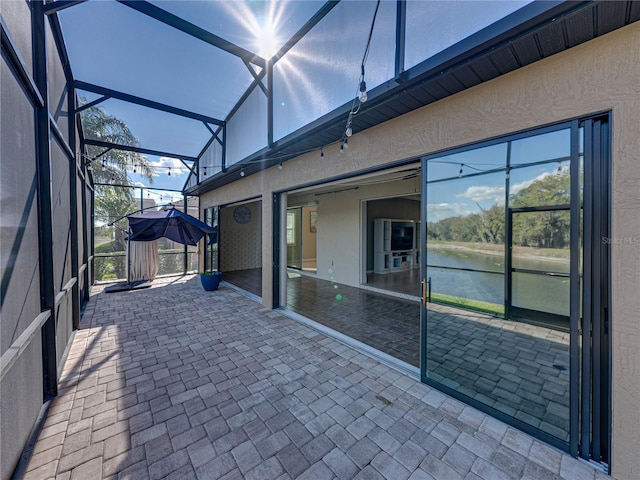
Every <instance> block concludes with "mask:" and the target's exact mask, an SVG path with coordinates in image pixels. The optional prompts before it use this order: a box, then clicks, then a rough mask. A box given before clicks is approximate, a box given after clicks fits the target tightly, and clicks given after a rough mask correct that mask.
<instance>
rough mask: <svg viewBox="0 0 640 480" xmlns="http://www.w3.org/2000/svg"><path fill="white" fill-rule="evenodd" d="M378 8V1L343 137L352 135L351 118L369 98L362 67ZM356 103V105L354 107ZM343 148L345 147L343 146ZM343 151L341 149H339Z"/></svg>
mask: <svg viewBox="0 0 640 480" xmlns="http://www.w3.org/2000/svg"><path fill="white" fill-rule="evenodd" d="M379 7H380V0H378V2H377V3H376V9H375V11H374V12H373V19H372V20H371V28H370V29H369V37H368V38H367V46H366V47H365V49H364V55H363V56H362V63H361V64H360V79H359V80H358V90H357V92H356V97H355V98H354V99H353V103H352V104H351V110H350V111H349V115H348V117H347V123H346V125H345V130H344V135H343V137H350V136H351V135H353V127H352V123H353V117H354V116H355V115H357V114H358V112H359V111H360V107H362V104H363V103H364V102H366V101H367V100H368V98H369V96H368V95H367V82H366V81H365V79H364V67H365V65H366V63H367V58H368V57H369V49H370V47H371V38H372V37H373V28H374V26H375V24H376V17H377V16H378V9H379ZM356 102H358V103H357V105H356ZM345 148H347V145H346V144H345ZM340 149H341V150H343V148H342V147H341V148H340Z"/></svg>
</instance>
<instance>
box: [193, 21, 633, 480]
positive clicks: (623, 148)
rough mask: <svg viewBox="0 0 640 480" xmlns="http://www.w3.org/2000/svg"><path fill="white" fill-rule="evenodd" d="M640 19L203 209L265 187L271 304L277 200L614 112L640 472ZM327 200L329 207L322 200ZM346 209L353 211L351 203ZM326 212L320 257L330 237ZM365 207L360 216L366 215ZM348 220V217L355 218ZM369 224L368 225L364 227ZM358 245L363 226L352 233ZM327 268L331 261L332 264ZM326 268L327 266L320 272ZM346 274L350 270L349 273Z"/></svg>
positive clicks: (616, 422)
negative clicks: (395, 164) (303, 187)
mask: <svg viewBox="0 0 640 480" xmlns="http://www.w3.org/2000/svg"><path fill="white" fill-rule="evenodd" d="M639 46H640V24H639V23H636V24H633V25H630V26H628V27H625V28H623V29H620V30H617V31H615V32H613V33H610V34H607V35H605V36H603V37H600V38H598V39H596V40H593V41H591V42H588V43H586V44H583V45H580V46H578V47H575V48H572V49H570V50H569V51H566V52H564V53H561V54H558V55H556V56H554V57H551V58H548V59H546V60H544V61H541V62H538V63H536V64H533V65H530V66H528V67H525V68H522V69H520V70H518V71H516V72H512V73H510V74H507V75H504V76H502V77H500V78H497V79H495V80H493V81H490V82H487V83H485V84H483V85H480V86H477V87H475V88H472V89H469V90H467V91H464V92H462V93H459V94H457V95H455V96H453V97H450V98H447V99H445V100H442V101H440V102H437V103H435V104H433V105H430V106H427V107H424V108H422V109H420V110H416V111H414V112H412V113H409V114H407V115H404V116H403V117H401V118H398V119H395V120H392V121H390V122H387V123H385V124H382V125H379V126H377V127H375V128H371V129H369V130H368V131H365V132H362V133H360V134H358V135H354V136H353V137H351V139H350V140H349V149H348V150H347V151H346V152H345V153H343V154H341V153H339V151H338V146H337V145H331V146H327V147H326V148H325V149H324V153H325V157H324V158H323V159H321V158H320V156H319V153H318V152H314V153H310V154H307V155H304V156H301V157H299V158H297V159H294V160H291V161H288V162H286V163H285V165H284V168H283V169H282V170H278V169H277V168H273V169H270V170H268V171H265V172H262V173H260V174H256V175H252V176H250V177H246V178H243V179H242V180H239V181H237V182H235V183H233V184H231V185H227V186H225V187H223V188H220V189H218V190H216V191H214V192H210V193H208V194H206V195H204V196H203V197H202V198H201V207H206V206H210V205H216V204H225V203H229V202H232V201H239V200H243V199H245V198H250V197H253V196H255V195H256V192H263V195H264V197H263V203H262V205H263V218H262V220H263V224H262V225H263V242H262V249H263V250H262V252H263V255H262V259H263V268H264V270H263V272H264V277H263V303H264V304H265V305H267V306H270V305H271V304H272V299H271V296H272V290H271V285H272V269H271V258H272V241H271V239H272V236H271V219H272V196H271V192H273V191H276V190H282V189H289V188H292V187H295V186H296V185H300V184H303V183H307V182H311V181H321V180H322V179H325V178H329V177H332V176H336V175H341V174H347V173H350V172H353V171H358V170H361V169H364V168H367V167H371V166H376V165H384V164H386V163H388V162H391V161H394V160H398V159H405V158H411V157H417V156H420V155H423V154H426V153H430V152H435V151H439V150H443V149H447V148H451V147H455V146H460V145H464V144H467V143H473V142H477V141H480V140H485V139H488V138H492V137H495V136H500V135H504V134H508V133H512V132H516V131H519V130H524V129H528V128H532V127H537V126H540V125H545V124H549V123H553V122H557V121H560V120H566V119H569V118H575V117H579V116H581V115H586V114H591V113H594V112H599V111H605V110H611V111H612V115H613V116H612V118H613V122H612V125H613V138H612V157H613V178H612V182H613V185H612V187H613V188H612V196H613V199H612V203H613V205H612V229H613V230H612V245H611V252H612V278H613V280H612V291H613V294H612V295H613V308H612V315H611V316H612V324H611V325H612V327H611V336H612V355H613V362H612V385H613V394H612V395H613V399H612V400H613V407H612V410H613V422H612V430H613V448H612V460H611V465H612V469H613V472H612V473H613V475H614V476H616V477H617V478H619V479H638V478H640V455H638V452H639V451H640V450H639V449H640V313H639V312H640V154H639V152H640V119H639V118H640V48H639ZM321 205H322V204H321ZM341 208H344V206H342V207H341ZM321 210H322V207H320V208H319V213H318V233H319V238H318V255H319V258H320V254H321V249H322V248H323V247H321V245H322V244H323V240H322V238H321V236H320V234H321V232H322V230H321V229H322V212H321ZM358 213H359V212H358ZM344 223H345V224H347V223H348V222H347V221H346V220H345V221H344ZM358 225H359V223H358ZM346 234H348V236H349V237H350V238H351V237H353V238H352V240H354V241H356V242H357V241H358V240H359V237H357V236H356V232H355V231H353V229H351V230H349V231H348V232H346ZM322 268H323V269H325V268H326V265H323V266H322ZM320 271H321V265H320V264H319V265H318V272H319V273H320ZM345 275H348V274H347V273H345Z"/></svg>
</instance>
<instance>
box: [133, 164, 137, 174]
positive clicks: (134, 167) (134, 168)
mask: <svg viewBox="0 0 640 480" xmlns="http://www.w3.org/2000/svg"><path fill="white" fill-rule="evenodd" d="M136 167H137V165H134V166H133V173H136Z"/></svg>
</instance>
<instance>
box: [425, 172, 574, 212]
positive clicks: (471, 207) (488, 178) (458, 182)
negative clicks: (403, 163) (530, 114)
mask: <svg viewBox="0 0 640 480" xmlns="http://www.w3.org/2000/svg"><path fill="white" fill-rule="evenodd" d="M558 167H560V169H561V170H562V172H566V171H567V169H568V168H569V162H563V163H561V164H556V163H551V164H545V165H536V166H532V167H527V168H522V169H514V170H511V174H510V181H509V193H510V194H511V195H513V194H515V193H518V192H519V191H521V190H522V189H524V188H527V187H528V186H530V185H531V184H532V183H533V182H534V181H535V180H539V179H541V178H544V177H545V176H547V175H554V174H556V173H558ZM504 196H505V172H498V173H491V174H486V175H478V176H473V177H463V178H459V179H458V178H456V179H452V180H448V181H443V182H436V183H430V184H427V219H428V221H429V222H437V221H439V220H442V219H443V218H448V217H464V216H467V215H469V214H471V213H480V212H481V209H480V207H482V208H483V209H488V208H491V207H492V206H493V205H496V204H498V205H504V200H505V199H504Z"/></svg>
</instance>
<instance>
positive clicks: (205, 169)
mask: <svg viewBox="0 0 640 480" xmlns="http://www.w3.org/2000/svg"><path fill="white" fill-rule="evenodd" d="M202 173H203V174H204V176H205V177H206V176H207V167H204V172H202Z"/></svg>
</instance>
